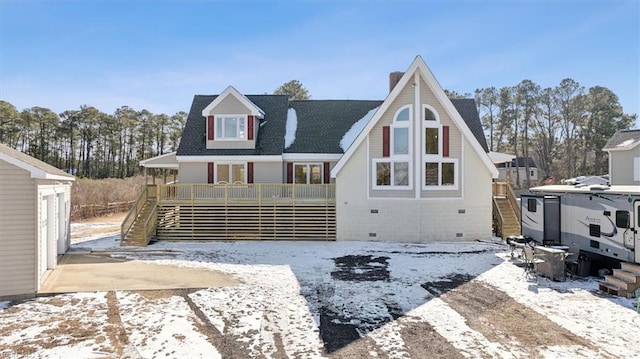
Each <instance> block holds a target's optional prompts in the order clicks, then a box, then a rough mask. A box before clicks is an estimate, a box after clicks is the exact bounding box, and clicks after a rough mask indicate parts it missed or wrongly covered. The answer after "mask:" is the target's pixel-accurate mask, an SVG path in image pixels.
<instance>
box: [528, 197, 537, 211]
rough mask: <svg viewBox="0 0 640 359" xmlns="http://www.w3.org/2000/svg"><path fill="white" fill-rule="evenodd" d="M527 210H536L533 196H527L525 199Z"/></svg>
mask: <svg viewBox="0 0 640 359" xmlns="http://www.w3.org/2000/svg"><path fill="white" fill-rule="evenodd" d="M527 211H529V212H535V211H536V199H535V198H529V199H528V200H527Z"/></svg>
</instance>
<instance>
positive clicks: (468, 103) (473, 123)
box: [451, 98, 489, 153]
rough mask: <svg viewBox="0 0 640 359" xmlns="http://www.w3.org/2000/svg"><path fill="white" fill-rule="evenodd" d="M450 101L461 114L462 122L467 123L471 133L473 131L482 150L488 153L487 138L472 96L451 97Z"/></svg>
mask: <svg viewBox="0 0 640 359" xmlns="http://www.w3.org/2000/svg"><path fill="white" fill-rule="evenodd" d="M451 102H452V103H453V106H455V108H456V110H458V113H459V114H460V116H462V119H463V120H464V122H466V123H467V126H468V127H469V129H470V130H471V133H473V135H474V136H475V138H476V140H478V142H479V143H480V146H482V149H483V150H484V152H487V153H489V146H487V139H486V137H484V130H483V129H482V122H480V115H478V108H477V107H476V102H475V101H474V100H473V99H472V98H464V99H451Z"/></svg>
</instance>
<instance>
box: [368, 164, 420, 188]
mask: <svg viewBox="0 0 640 359" xmlns="http://www.w3.org/2000/svg"><path fill="white" fill-rule="evenodd" d="M372 161H373V162H372V163H373V167H372V168H373V171H371V183H372V184H373V186H372V188H373V189H374V190H398V189H403V190H408V189H411V188H413V183H412V181H413V167H412V166H411V161H410V160H409V159H406V160H405V159H402V158H392V157H386V158H374V159H373V160H372ZM396 162H398V163H400V162H401V163H407V164H408V166H407V167H408V169H407V177H408V181H407V183H408V184H407V185H405V186H397V185H394V184H393V179H394V169H395V165H394V163H396ZM378 163H390V164H391V169H390V176H391V178H390V183H391V184H390V185H388V186H386V185H378V166H377V165H378Z"/></svg>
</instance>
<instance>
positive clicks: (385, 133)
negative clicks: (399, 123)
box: [382, 126, 391, 157]
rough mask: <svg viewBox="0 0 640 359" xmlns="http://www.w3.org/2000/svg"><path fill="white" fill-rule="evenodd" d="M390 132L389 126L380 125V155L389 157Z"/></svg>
mask: <svg viewBox="0 0 640 359" xmlns="http://www.w3.org/2000/svg"><path fill="white" fill-rule="evenodd" d="M390 133H391V131H390V128H389V126H384V127H382V157H389V153H390V151H389V147H390V146H391V144H390V141H389V138H390Z"/></svg>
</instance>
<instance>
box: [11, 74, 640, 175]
mask: <svg viewBox="0 0 640 359" xmlns="http://www.w3.org/2000/svg"><path fill="white" fill-rule="evenodd" d="M445 92H446V93H447V95H448V96H449V97H451V98H468V97H474V96H472V95H471V94H463V95H461V94H458V93H456V92H454V91H446V90H445ZM275 93H276V94H288V95H289V96H290V97H291V98H301V99H308V98H310V95H309V93H308V91H307V90H306V89H305V88H304V86H302V84H301V83H300V82H299V81H297V80H292V81H289V82H288V83H285V84H284V85H282V86H280V87H279V88H278V89H276V90H275ZM475 100H476V105H477V106H478V112H479V113H480V116H481V120H482V125H483V128H484V130H485V134H486V136H487V142H488V145H489V149H490V150H491V151H496V152H505V153H510V154H514V155H516V156H517V157H531V158H533V159H534V161H535V162H536V164H537V167H538V169H539V170H540V172H541V175H542V177H543V178H544V177H546V176H552V177H554V178H556V179H560V178H571V177H575V176H577V175H596V174H605V173H607V171H608V159H607V156H606V153H605V152H603V151H602V148H603V147H604V145H605V143H606V142H607V140H608V139H609V138H611V136H612V135H613V134H614V133H615V132H616V131H617V130H619V129H627V128H630V127H631V126H632V125H633V123H634V121H635V119H636V118H637V114H625V113H624V112H623V109H622V106H621V105H620V102H619V100H618V97H617V96H616V94H614V93H613V92H612V91H611V90H609V89H607V88H606V87H602V86H594V87H591V88H589V89H588V90H586V89H585V88H584V87H583V86H581V85H580V84H579V83H578V82H576V81H574V80H573V79H564V80H562V81H561V82H560V84H559V85H557V86H555V87H553V88H544V89H543V88H541V87H540V85H538V84H536V83H535V82H533V81H531V80H523V81H522V82H520V83H519V84H517V85H515V86H507V87H502V88H499V89H498V88H496V87H489V88H481V89H477V90H476V91H475ZM186 118H187V113H185V112H182V111H180V112H178V113H176V114H174V115H172V116H168V115H166V114H154V113H151V112H150V111H148V110H141V111H137V110H134V109H132V108H130V107H128V106H122V107H120V108H118V109H117V110H116V111H115V112H114V113H113V114H107V113H104V112H101V111H100V110H98V109H96V108H95V107H91V106H87V105H83V106H80V109H79V110H68V111H64V112H62V113H60V114H56V113H55V112H53V111H51V110H50V109H48V108H43V107H31V108H28V109H24V110H22V111H18V110H17V109H16V108H15V107H14V106H13V105H12V104H10V103H9V102H6V101H1V100H0V142H1V143H5V144H7V145H8V146H10V147H13V148H16V149H18V150H20V151H22V152H25V153H27V154H29V155H31V156H33V157H36V158H38V159H40V160H42V161H44V162H47V163H49V164H51V165H53V166H55V167H58V168H61V169H63V170H65V171H67V172H69V173H72V174H75V175H77V176H81V177H90V178H108V177H117V178H125V177H130V176H132V175H135V174H137V173H138V172H139V165H138V162H139V161H141V160H143V159H147V158H150V157H153V156H157V155H160V154H164V153H167V152H171V151H175V150H176V149H177V147H178V144H179V142H180V136H181V135H182V129H183V128H184V124H185V122H186ZM524 163H525V166H526V167H528V166H529V162H528V161H524ZM525 172H526V176H527V178H526V181H527V183H530V179H529V173H530V171H529V169H528V168H527V170H526V171H525ZM517 181H518V182H517V183H519V182H520V179H519V178H517Z"/></svg>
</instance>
